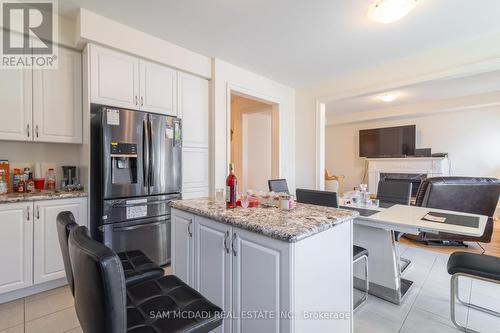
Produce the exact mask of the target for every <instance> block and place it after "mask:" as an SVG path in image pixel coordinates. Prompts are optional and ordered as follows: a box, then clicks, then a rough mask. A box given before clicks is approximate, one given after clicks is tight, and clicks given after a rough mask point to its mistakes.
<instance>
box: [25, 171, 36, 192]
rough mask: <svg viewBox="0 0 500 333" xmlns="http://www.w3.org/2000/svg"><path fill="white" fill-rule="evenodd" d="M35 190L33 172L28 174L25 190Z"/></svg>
mask: <svg viewBox="0 0 500 333" xmlns="http://www.w3.org/2000/svg"><path fill="white" fill-rule="evenodd" d="M34 190H35V181H34V180H33V173H32V172H30V173H29V174H28V182H27V183H26V192H33V191H34Z"/></svg>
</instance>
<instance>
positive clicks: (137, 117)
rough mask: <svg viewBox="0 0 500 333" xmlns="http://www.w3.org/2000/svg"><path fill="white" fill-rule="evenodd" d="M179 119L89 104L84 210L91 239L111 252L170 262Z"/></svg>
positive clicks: (178, 177)
mask: <svg viewBox="0 0 500 333" xmlns="http://www.w3.org/2000/svg"><path fill="white" fill-rule="evenodd" d="M181 142H182V128H181V121H180V119H178V118H175V117H169V116H164V115H158V114H151V113H146V112H141V111H133V110H125V109H118V108H114V107H108V106H103V105H94V104H93V105H92V108H91V170H90V191H91V192H90V193H91V195H90V205H91V207H90V214H91V217H92V218H91V231H92V234H93V236H94V238H97V239H100V240H102V241H103V242H104V244H106V245H108V246H110V247H111V248H112V249H114V250H116V251H125V250H134V249H139V250H141V251H143V252H144V253H146V255H148V256H149V257H150V258H151V259H152V260H154V261H156V262H157V263H158V264H160V265H164V264H167V263H168V262H169V261H170V206H169V202H170V201H171V200H175V199H179V198H180V197H181V195H180V191H181V156H182V155H181V149H182V147H181V146H182V145H181Z"/></svg>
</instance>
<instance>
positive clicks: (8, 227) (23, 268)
mask: <svg viewBox="0 0 500 333" xmlns="http://www.w3.org/2000/svg"><path fill="white" fill-rule="evenodd" d="M32 210H33V203H31V202H18V203H12V204H1V205H0V221H1V223H0V267H2V269H1V272H2V274H0V294H1V293H5V292H8V291H12V290H16V289H21V288H25V287H29V286H31V285H32V284H33V279H32V277H33V266H32V265H33V259H32V258H33V212H32Z"/></svg>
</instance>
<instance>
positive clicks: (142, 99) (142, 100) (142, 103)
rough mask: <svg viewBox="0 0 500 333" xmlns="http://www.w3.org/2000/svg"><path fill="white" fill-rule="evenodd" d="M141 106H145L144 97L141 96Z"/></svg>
mask: <svg viewBox="0 0 500 333" xmlns="http://www.w3.org/2000/svg"><path fill="white" fill-rule="evenodd" d="M141 106H144V97H142V96H141Z"/></svg>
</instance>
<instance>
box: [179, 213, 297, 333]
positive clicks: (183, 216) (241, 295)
mask: <svg viewBox="0 0 500 333" xmlns="http://www.w3.org/2000/svg"><path fill="white" fill-rule="evenodd" d="M189 224H191V225H193V226H194V227H193V229H191V230H192V231H191V234H192V236H190V234H189V233H188V229H187V227H186V226H187V225H189ZM174 230H175V231H174ZM182 244H184V245H182ZM290 246H291V245H290V243H286V242H281V241H278V240H275V239H271V238H269V237H266V236H262V235H259V234H256V233H252V232H249V231H246V230H242V229H239V228H235V227H231V226H229V225H227V224H223V223H219V222H216V221H213V220H210V219H207V218H204V217H201V216H197V215H193V214H190V213H186V212H183V211H179V210H176V209H173V210H172V269H173V272H174V274H175V275H177V276H179V277H180V278H182V279H183V280H184V281H185V282H187V283H188V284H189V285H190V286H192V287H193V288H195V289H196V290H198V291H199V292H200V293H201V294H202V295H203V296H204V297H206V298H207V299H208V300H210V301H211V302H213V303H214V304H216V305H217V306H219V307H220V308H221V309H223V310H224V311H225V312H226V314H230V316H229V317H228V318H227V319H226V320H225V321H224V323H223V325H222V326H221V327H219V328H218V329H217V330H215V331H214V332H220V333H230V332H233V333H235V332H241V333H253V332H269V333H272V332H276V333H278V332H290V327H289V326H290V323H289V321H288V320H287V318H281V319H280V318H278V317H274V316H275V315H276V314H279V313H287V312H288V311H290V310H291V309H290V299H289V297H290V293H289V288H290V286H289V280H290V271H289V269H290V266H289V260H290V250H289V249H290ZM188 249H189V250H188ZM191 249H193V250H194V255H191V253H190V250H191ZM186 272H189V273H192V274H193V276H194V279H189V278H188V279H186V276H189V273H186ZM258 314H259V315H262V314H264V315H267V314H268V315H269V318H248V319H246V318H244V317H243V316H250V317H252V316H257V315H258Z"/></svg>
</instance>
